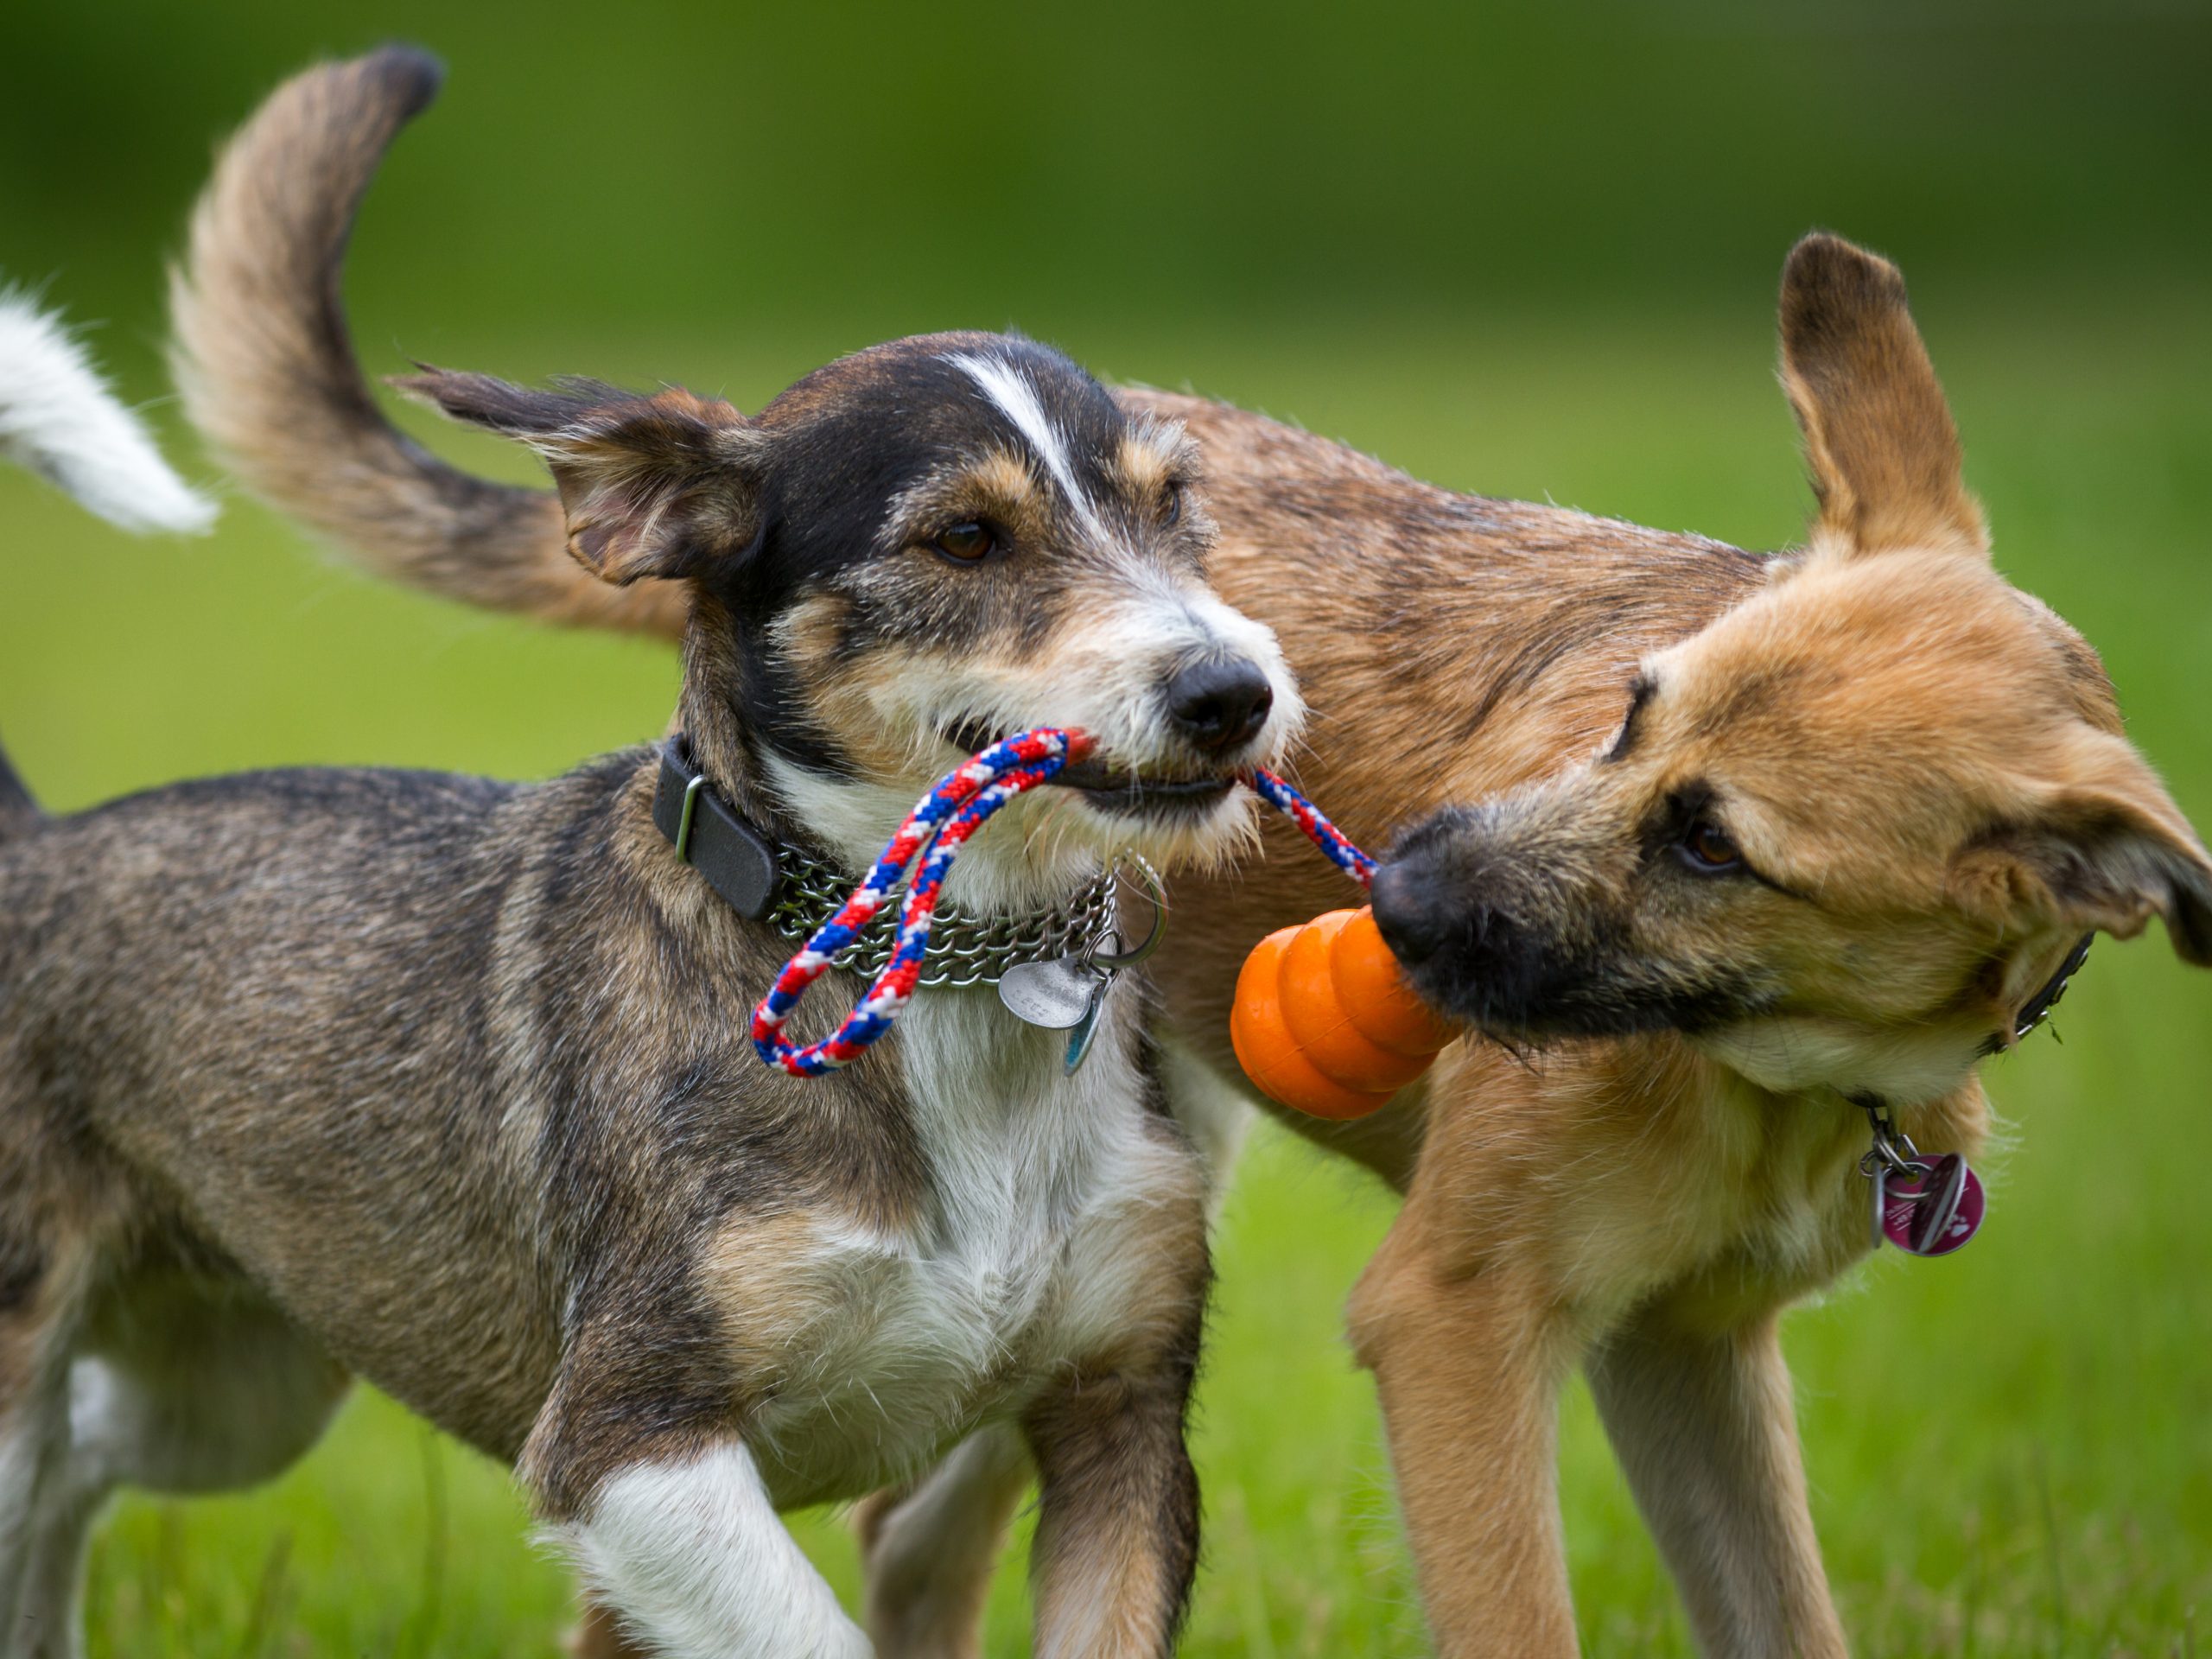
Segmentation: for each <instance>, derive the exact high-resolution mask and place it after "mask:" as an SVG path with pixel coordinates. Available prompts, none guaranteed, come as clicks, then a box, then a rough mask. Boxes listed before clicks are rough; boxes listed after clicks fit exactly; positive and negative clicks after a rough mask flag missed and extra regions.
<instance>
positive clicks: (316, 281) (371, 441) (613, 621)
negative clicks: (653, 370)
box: [169, 47, 684, 636]
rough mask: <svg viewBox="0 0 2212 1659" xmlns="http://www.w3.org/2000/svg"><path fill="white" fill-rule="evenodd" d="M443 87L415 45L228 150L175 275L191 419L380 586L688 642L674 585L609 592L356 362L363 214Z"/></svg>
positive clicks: (318, 92) (299, 87) (369, 60)
mask: <svg viewBox="0 0 2212 1659" xmlns="http://www.w3.org/2000/svg"><path fill="white" fill-rule="evenodd" d="M443 78H444V71H443V70H442V67H440V65H439V64H438V62H437V60H435V58H432V57H431V56H429V54H427V53H423V52H421V51H418V50H416V49H414V48H409V47H386V48H383V49H382V50H380V51H377V52H372V53H371V54H368V55H367V56H366V57H362V58H356V59H353V60H349V61H346V62H343V63H330V64H321V65H318V66H317V67H315V68H312V69H309V70H308V71H307V72H305V73H302V74H300V75H296V76H295V77H294V78H293V79H290V80H289V81H287V82H285V84H284V85H283V86H280V87H278V88H277V91H276V92H274V93H273V94H271V95H270V99H269V100H268V101H267V102H266V103H264V105H262V106H261V108H260V110H259V111H257V113H256V114H255V115H254V117H253V118H252V119H251V121H249V122H247V123H246V124H245V127H244V128H242V129H241V130H239V132H238V136H237V137H234V138H233V139H232V140H231V142H230V143H229V145H228V146H227V147H226V149H224V151H223V153H222V155H221V156H220V157H219V159H218V160H217V162H216V164H215V175H214V177H213V180H212V181H210V182H209V184H208V186H207V192H206V194H203V195H202V196H201V197H200V204H199V207H197V208H196V209H195V210H194V213H193V218H192V234H191V244H190V249H189V251H188V255H187V257H186V260H185V263H184V264H183V266H182V267H181V269H178V270H173V271H172V272H171V273H170V282H169V308H170V315H171V321H172V323H173V325H174V327H175V349H174V354H173V356H174V362H175V371H176V376H177V382H178V385H179V386H180V387H181V390H182V391H183V393H184V406H185V410H186V413H187V414H188V415H189V416H190V417H191V419H192V421H193V423H194V425H195V426H197V427H198V428H199V429H200V432H201V433H202V434H203V435H205V436H206V437H207V440H208V442H210V443H211V444H212V445H213V447H214V448H215V449H216V450H217V451H218V452H219V453H220V454H222V456H223V457H224V459H225V460H226V461H227V462H228V463H229V464H230V466H231V467H232V468H233V469H234V470H235V471H236V472H237V474H238V476H239V478H240V479H242V480H244V481H245V483H246V485H247V486H249V487H251V489H252V490H253V491H254V492H255V493H257V494H258V495H260V496H261V497H262V498H263V499H265V500H267V501H268V502H270V504H271V505H275V506H277V507H278V508H280V509H282V510H283V511H284V512H288V513H289V514H291V515H292V516H293V517H295V518H299V519H302V520H303V521H305V522H306V523H307V524H309V525H311V526H313V527H314V528H315V529H316V530H319V531H322V532H323V533H324V534H326V535H327V536H328V537H331V538H333V539H334V541H336V542H337V543H339V544H340V546H341V547H343V548H344V549H345V550H346V551H348V552H349V553H351V554H353V556H355V557H357V558H359V560H360V561H361V562H362V563H365V564H366V565H367V566H368V567H369V568H370V569H373V570H376V571H378V573H380V574H382V575H387V576H391V577H396V578H397V579H398V580H399V581H401V582H410V583H412V584H414V585H415V586H416V587H418V588H428V589H429V590H430V591H431V592H432V593H436V594H444V595H446V596H447V597H448V598H452V599H458V600H465V601H468V602H469V603H471V604H474V605H482V606H486V607H491V608H493V609H498V610H511V611H524V612H527V613H531V614H533V615H536V616H540V617H543V618H546V619H548V620H554V621H560V622H569V623H580V624H589V625H592V626H600V627H613V628H625V629H632V630H637V631H640V632H660V633H664V634H668V635H671V636H674V635H677V634H680V633H681V632H682V631H683V617H684V602H683V594H681V593H680V592H679V591H677V588H676V587H675V585H674V584H672V583H665V582H644V583H640V584H639V585H638V586H637V587H635V588H610V587H608V586H607V585H606V584H604V583H602V582H599V581H598V580H596V579H595V578H594V577H593V576H592V575H590V574H589V573H588V572H587V571H585V570H584V569H582V568H581V567H579V566H578V565H577V564H576V563H575V561H574V560H572V559H571V558H569V555H568V549H567V539H568V538H567V535H566V532H565V530H564V528H563V522H562V517H561V510H560V505H559V503H558V502H557V501H556V499H554V497H553V496H552V495H551V494H550V493H547V492H543V491H538V490H528V489H518V488H516V487H513V486H508V485H502V484H494V483H491V482H489V481H487V480H483V479H480V478H475V477H473V476H471V475H470V474H467V473H464V472H461V471H460V470H459V469H458V468H456V467H451V466H448V464H447V463H446V462H444V461H441V460H439V459H438V458H437V457H436V456H435V455H433V454H430V453H429V451H428V450H426V449H424V448H423V447H422V446H421V445H420V444H417V443H416V442H414V441H413V440H412V439H410V438H409V437H407V436H406V435H404V434H403V433H401V432H400V431H398V430H397V429H396V428H394V427H393V426H392V424H391V422H389V421H388V420H386V419H385V416H384V414H383V412H382V411H381V410H379V409H378V406H377V402H376V399H375V397H373V395H372V393H371V391H370V390H369V387H368V385H367V383H366V382H365V379H364V378H363V376H362V373H361V369H360V365H359V363H358V362H357V361H356V360H355V359H354V356H353V341H352V340H351V338H350V337H349V335H348V334H347V332H346V312H345V307H344V304H343V302H342V301H341V299H340V274H341V271H342V268H343V265H344V262H345V256H346V240H347V238H348V237H349V235H350V234H351V232H352V231H353V216H354V213H355V212H356V210H357V209H358V208H359V206H360V202H361V198H362V197H363V195H364V194H366V193H367V190H368V188H369V181H370V180H371V179H372V178H373V177H374V176H375V175H376V169H377V163H378V162H379V161H380V160H382V158H383V156H384V153H385V150H386V149H388V148H389V147H390V146H391V141H392V140H393V138H394V137H397V135H398V132H399V130H400V128H402V127H403V126H404V125H405V124H407V123H408V122H409V121H410V119H412V118H414V117H415V116H416V115H417V114H419V113H421V112H422V111H423V110H424V109H425V108H427V107H428V106H429V104H430V101H431V100H432V99H434V98H435V97H436V96H437V92H438V87H439V85H440V83H441V81H442V79H443Z"/></svg>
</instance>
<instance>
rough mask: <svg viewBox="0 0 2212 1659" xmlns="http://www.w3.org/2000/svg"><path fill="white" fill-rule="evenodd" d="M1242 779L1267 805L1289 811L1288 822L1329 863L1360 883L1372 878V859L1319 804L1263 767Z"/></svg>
mask: <svg viewBox="0 0 2212 1659" xmlns="http://www.w3.org/2000/svg"><path fill="white" fill-rule="evenodd" d="M1244 781H1245V782H1246V783H1248V784H1249V785H1252V787H1253V788H1254V789H1255V790H1256V791H1259V796H1260V798H1261V799H1262V800H1263V801H1265V802H1267V803H1268V805H1270V806H1274V807H1280V808H1281V810H1283V811H1285V812H1287V813H1288V814H1290V818H1291V822H1292V823H1295V824H1296V825H1297V826H1298V827H1299V828H1300V829H1303V830H1304V831H1305V832H1306V840H1308V841H1310V842H1313V844H1314V845H1315V846H1316V847H1319V849H1321V852H1322V855H1323V856H1325V858H1327V859H1328V861H1329V862H1330V863H1332V864H1333V865H1335V866H1336V867H1337V868H1338V869H1340V870H1342V871H1343V872H1344V874H1346V875H1348V876H1350V877H1351V879H1352V880H1355V881H1357V882H1358V883H1359V885H1360V886H1361V887H1366V886H1368V885H1369V884H1370V882H1372V881H1373V880H1375V861H1374V860H1373V859H1371V858H1370V857H1369V856H1368V855H1366V854H1365V853H1363V852H1361V851H1360V850H1359V849H1358V848H1357V847H1355V846H1353V845H1352V843H1351V836H1347V835H1345V834H1344V831H1343V830H1341V829H1338V828H1337V826H1336V825H1335V824H1333V823H1330V822H1329V821H1328V819H1326V818H1325V817H1322V816H1321V809H1320V808H1319V807H1318V806H1316V805H1314V804H1313V802H1311V801H1309V800H1307V799H1306V798H1305V797H1304V796H1303V795H1301V794H1300V793H1299V792H1298V791H1296V790H1294V789H1293V788H1292V787H1291V786H1290V785H1288V784H1286V783H1285V782H1283V780H1282V779H1280V778H1278V777H1276V776H1275V775H1274V773H1273V772H1268V771H1266V770H1265V769H1263V768H1262V767H1259V766H1254V767H1253V768H1251V770H1250V771H1249V772H1246V773H1245V774H1244Z"/></svg>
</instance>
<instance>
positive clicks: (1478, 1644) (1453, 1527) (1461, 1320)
mask: <svg viewBox="0 0 2212 1659" xmlns="http://www.w3.org/2000/svg"><path fill="white" fill-rule="evenodd" d="M1421 1199H1422V1192H1421V1188H1420V1187H1419V1186H1418V1185H1417V1186H1416V1188H1415V1190H1414V1195H1413V1196H1412V1197H1411V1198H1408V1202H1407V1205H1406V1208H1405V1209H1404V1210H1403V1211H1401V1212H1400V1215H1399V1219H1398V1221H1397V1223H1396V1224H1395V1226H1394V1227H1393V1228H1392V1230H1391V1231H1390V1234H1389V1236H1388V1237H1387V1238H1386V1239H1385V1240H1384V1241H1383V1249H1381V1251H1380V1252H1378V1253H1377V1255H1376V1258H1375V1260H1374V1261H1373V1262H1370V1264H1369V1266H1368V1268H1367V1270H1366V1272H1365V1273H1364V1274H1362V1275H1361V1279H1360V1282H1359V1286H1358V1288H1357V1290H1356V1291H1355V1292H1354V1294H1353V1297H1352V1302H1351V1330H1352V1341H1353V1344H1354V1347H1355V1348H1356V1350H1357V1352H1358V1354H1359V1357H1360V1360H1361V1363H1363V1364H1364V1365H1366V1366H1367V1367H1368V1368H1369V1369H1370V1370H1372V1371H1373V1372H1374V1374H1375V1381H1376V1389H1377V1392H1378V1393H1379V1395H1380V1397H1381V1401H1382V1406H1383V1418H1384V1421H1385V1423H1386V1425H1387V1427H1388V1429H1389V1443H1390V1459H1391V1463H1392V1465H1393V1466H1394V1468H1395V1471H1396V1473H1397V1480H1398V1497H1399V1503H1400V1505H1401V1507H1402V1510H1404V1513H1405V1518H1406V1534H1407V1538H1408V1542H1409V1543H1410V1544H1411V1545H1412V1547H1413V1552H1414V1566H1415V1568H1416V1570H1417V1571H1418V1573H1419V1574H1420V1579H1421V1599H1422V1602H1423V1604H1424V1605H1425V1606H1426V1607H1427V1613H1428V1622H1429V1628H1430V1631H1431V1633H1432V1635H1433V1638H1434V1641H1435V1644H1436V1651H1437V1652H1438V1653H1439V1654H1440V1655H1443V1656H1447V1659H1456V1656H1462V1655H1466V1656H1473V1655H1483V1656H1491V1655H1501V1654H1511V1655H1514V1656H1515V1659H1554V1656H1557V1659H1571V1656H1573V1654H1574V1653H1575V1652H1576V1651H1577V1649H1576V1644H1575V1633H1574V1614H1573V1605H1572V1602H1571V1599H1570V1598H1569V1595H1568V1591H1567V1557H1566V1547H1565V1543H1564V1540H1563V1537H1562V1535H1561V1531H1560V1512H1559V1494H1558V1478H1557V1472H1556V1468H1555V1464H1556V1455H1555V1448H1556V1442H1557V1438H1558V1411H1559V1407H1558V1394H1559V1388H1560V1383H1561V1381H1562V1380H1563V1378H1564V1377H1565V1376H1566V1374H1567V1370H1568V1368H1569V1366H1570V1365H1571V1364H1572V1363H1573V1356H1574V1347H1575V1344H1574V1340H1573V1334H1572V1332H1569V1331H1567V1329H1565V1328H1563V1323H1564V1322H1563V1320H1562V1319H1561V1318H1560V1315H1559V1313H1558V1311H1557V1309H1556V1306H1555V1305H1554V1301H1553V1299H1552V1298H1551V1297H1550V1296H1549V1295H1548V1294H1546V1287H1544V1286H1542V1285H1541V1284H1540V1283H1538V1282H1535V1280H1534V1276H1533V1275H1531V1274H1527V1273H1525V1272H1523V1271H1522V1270H1520V1269H1519V1268H1516V1267H1515V1266H1514V1265H1512V1264H1511V1263H1510V1262H1500V1263H1497V1264H1494V1265H1489V1266H1484V1267H1481V1268H1476V1269H1473V1270H1469V1269H1468V1268H1465V1266H1464V1265H1463V1264H1461V1263H1459V1262H1456V1261H1455V1260H1453V1252H1452V1245H1451V1242H1450V1239H1449V1237H1448V1236H1440V1234H1439V1233H1438V1232H1437V1230H1436V1228H1435V1222H1436V1219H1437V1218H1436V1217H1432V1216H1430V1215H1428V1214H1427V1212H1426V1209H1425V1206H1424V1205H1423V1204H1422V1202H1421Z"/></svg>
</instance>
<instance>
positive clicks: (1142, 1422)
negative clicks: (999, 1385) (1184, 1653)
mask: <svg viewBox="0 0 2212 1659" xmlns="http://www.w3.org/2000/svg"><path fill="white" fill-rule="evenodd" d="M1189 1391H1190V1376H1189V1373H1188V1371H1187V1370H1185V1371H1184V1372H1183V1374H1182V1375H1181V1376H1179V1377H1162V1376H1157V1375H1145V1374H1136V1375H1124V1376H1103V1377H1093V1378H1087V1379H1078V1380H1077V1381H1076V1382H1075V1383H1072V1384H1071V1385H1070V1386H1069V1387H1068V1388H1067V1389H1065V1390H1063V1391H1062V1392H1061V1393H1060V1394H1059V1395H1058V1396H1057V1397H1056V1398H1054V1399H1052V1400H1049V1401H1047V1402H1045V1403H1044V1404H1043V1405H1042V1406H1041V1407H1040V1408H1037V1409H1035V1410H1033V1411H1032V1412H1031V1414H1029V1417H1028V1420H1027V1422H1026V1423H1025V1425H1024V1427H1025V1428H1026V1430H1027V1434H1028V1438H1029V1446H1030V1451H1031V1452H1032V1454H1033V1456H1034V1457H1035V1458H1036V1459H1037V1469H1038V1476H1039V1498H1038V1523H1037V1539H1036V1542H1035V1543H1034V1545H1033V1546H1032V1548H1031V1551H1030V1561H1029V1574H1030V1580H1031V1584H1032V1586H1033V1594H1034V1598H1035V1601H1036V1609H1037V1647H1036V1652H1037V1659H1078V1656H1083V1659H1093V1656H1095V1659H1140V1656H1154V1655H1166V1654H1169V1653H1172V1652H1173V1651H1174V1648H1175V1637H1176V1633H1177V1631H1178V1630H1179V1629H1180V1628H1181V1625H1182V1622H1183V1613H1184V1608H1185V1598H1186V1597H1187V1596H1188V1595H1189V1593H1190V1586H1191V1577H1192V1573H1193V1571H1194V1570H1195V1569H1196V1566H1197V1560H1198V1473H1197V1471H1195V1470H1194V1469H1193V1468H1192V1465H1191V1459H1190V1456H1189V1453H1188V1452H1187V1451H1186V1450H1185V1446H1184V1443H1183V1415H1184V1411H1185V1406H1186V1404H1187V1402H1188V1399H1189Z"/></svg>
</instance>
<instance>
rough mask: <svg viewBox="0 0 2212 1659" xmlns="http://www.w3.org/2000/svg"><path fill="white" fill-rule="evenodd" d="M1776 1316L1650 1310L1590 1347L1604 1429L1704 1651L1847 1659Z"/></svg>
mask: <svg viewBox="0 0 2212 1659" xmlns="http://www.w3.org/2000/svg"><path fill="white" fill-rule="evenodd" d="M1776 1324H1777V1321H1776V1318H1775V1317H1774V1316H1773V1315H1771V1314H1770V1315H1769V1316H1768V1317H1766V1318H1764V1319H1759V1320H1758V1321H1756V1322H1754V1323H1751V1324H1750V1325H1744V1326H1741V1327H1739V1328H1738V1329H1735V1330H1729V1331H1717V1332H1705V1331H1698V1330H1694V1329H1692V1328H1689V1327H1688V1326H1687V1325H1684V1324H1683V1323H1682V1322H1681V1321H1679V1320H1677V1319H1670V1318H1669V1317H1668V1315H1667V1313H1666V1312H1665V1310H1664V1309H1655V1310H1650V1311H1647V1312H1646V1313H1643V1315H1642V1316H1640V1317H1639V1318H1638V1319H1636V1320H1635V1321H1634V1322H1632V1323H1631V1324H1630V1325H1629V1326H1627V1327H1626V1328H1625V1329H1624V1330H1622V1331H1620V1332H1616V1333H1614V1334H1613V1335H1612V1336H1611V1337H1609V1338H1607V1340H1606V1341H1605V1342H1604V1343H1603V1344H1600V1345H1599V1348H1598V1349H1597V1350H1596V1351H1594V1352H1593V1353H1592V1355H1591V1357H1590V1362H1589V1376H1590V1386H1591V1389H1592V1392H1593V1393H1594V1394H1595V1395H1597V1400H1598V1408H1599V1412H1600V1413H1601V1414H1603V1416H1604V1418H1605V1430H1606V1433H1608V1434H1609V1435H1611V1438H1612V1442H1613V1447H1614V1450H1615V1452H1617V1453H1618V1455H1619V1457H1620V1460H1621V1466H1622V1468H1623V1469H1624V1471H1626V1473H1627V1475H1628V1478H1629V1484H1630V1486H1631V1487H1632V1488H1633V1489H1634V1491H1635V1492H1636V1499H1637V1506H1638V1507H1639V1508H1640V1509H1641V1510H1643V1517H1644V1520H1645V1522H1646V1523H1647V1524H1648V1525H1649V1527H1650V1529H1651V1531H1652V1535H1653V1536H1654V1537H1656V1539H1657V1540H1658V1542H1659V1547H1660V1549H1661V1551H1662V1554H1664V1555H1665V1557H1666V1560H1667V1566H1668V1567H1669V1570H1670V1571H1671V1572H1672V1573H1674V1575H1675V1584H1676V1585H1677V1586H1680V1588H1681V1595H1682V1601H1683V1605H1684V1606H1685V1607H1686V1608H1687V1609H1688V1613H1689V1617H1690V1623H1691V1624H1692V1626H1693V1627H1694V1629H1695V1630H1696V1632H1697V1637H1698V1644H1699V1646H1700V1649H1701V1650H1702V1651H1703V1652H1704V1653H1705V1654H1706V1655H1707V1656H1708V1659H1758V1656H1765V1655H1790V1656H1802V1659H1840V1656H1841V1655H1842V1654H1843V1653H1844V1652H1845V1650H1846V1649H1845V1646H1844V1639H1843V1630H1842V1627H1841V1625H1840V1624H1839V1623H1838V1622H1837V1619H1836V1616H1835V1609H1834V1605H1832V1604H1831V1602H1830V1601H1829V1599H1828V1585H1827V1573H1825V1572H1824V1571H1823V1570H1822V1568H1821V1553H1820V1545H1819V1542H1818V1541H1817V1540H1816V1539H1815V1536H1814V1534H1813V1519H1812V1514H1811V1511H1810V1510H1809V1509H1808V1507H1807V1505H1806V1502H1805V1469H1804V1464H1803V1461H1802V1458H1801V1457H1800V1454H1799V1452H1798V1447H1797V1427H1796V1415H1795V1413H1794V1412H1793V1410H1792V1409H1791V1405H1790V1398H1789V1369H1788V1367H1787V1366H1786V1365H1785V1364H1784V1363H1783V1357H1782V1344H1781V1341H1780V1338H1779V1337H1778V1335H1777V1329H1776Z"/></svg>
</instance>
